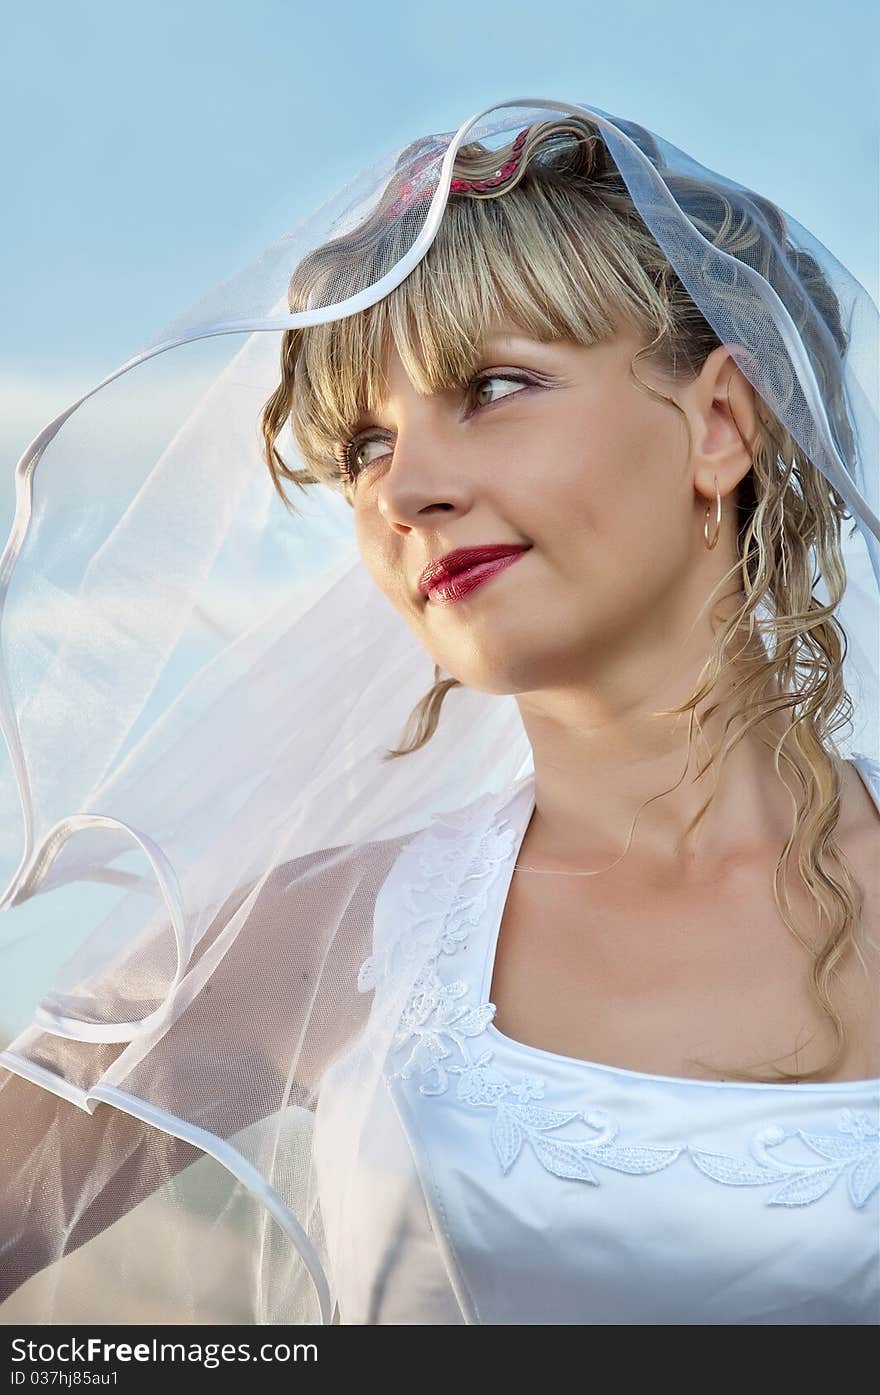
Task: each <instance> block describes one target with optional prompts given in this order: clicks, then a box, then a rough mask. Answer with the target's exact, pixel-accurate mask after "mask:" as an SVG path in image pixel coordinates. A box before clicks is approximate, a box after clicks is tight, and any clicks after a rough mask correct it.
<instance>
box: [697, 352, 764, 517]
mask: <svg viewBox="0 0 880 1395" xmlns="http://www.w3.org/2000/svg"><path fill="white" fill-rule="evenodd" d="M678 402H679V405H680V406H681V408H682V409H683V411H684V412H686V413H687V418H688V424H689V426H690V429H691V439H692V443H693V445H692V453H691V463H692V466H693V475H694V489H695V490H696V491H697V493H699V494H700V495H702V496H703V498H705V499H707V500H709V501H713V500H714V499H715V481H716V480H717V481H718V489H719V491H720V493H721V497H722V498H724V497H725V496H726V495H728V494H730V493H731V492H732V491H733V490H734V489H736V486H737V485H738V484H739V482H740V480H741V479H742V478H743V477H744V476H745V475H747V474H748V472H749V470H750V469H751V466H752V459H753V452H754V448H755V444H756V437H757V432H758V416H757V412H756V410H755V389H754V388H753V387H752V384H751V383H750V382H749V380H748V378H746V376H745V375H744V373H743V372H742V370H741V369H740V368H739V367H738V366H737V364H736V363H735V361H734V359H733V357H732V355H731V352H730V349H729V348H728V347H727V345H726V344H719V345H718V347H717V348H716V349H713V350H712V352H711V353H710V354H709V356H708V357H707V359H706V361H705V363H704V364H703V367H702V368H701V369H700V372H699V374H698V375H697V377H696V378H694V379H693V380H692V381H691V382H689V383H687V384H685V385H684V387H683V388H682V389H681V390H680V393H679V395H678Z"/></svg>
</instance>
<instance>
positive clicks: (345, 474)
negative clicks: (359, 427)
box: [336, 373, 536, 485]
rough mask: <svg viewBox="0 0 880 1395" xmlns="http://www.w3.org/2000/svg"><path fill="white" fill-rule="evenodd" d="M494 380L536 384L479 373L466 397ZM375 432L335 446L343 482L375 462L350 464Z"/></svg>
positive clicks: (506, 375)
mask: <svg viewBox="0 0 880 1395" xmlns="http://www.w3.org/2000/svg"><path fill="white" fill-rule="evenodd" d="M496 381H498V382H502V383H521V384H522V385H523V386H524V387H535V386H536V384H535V382H534V380H533V379H531V378H526V377H524V376H522V375H520V374H517V373H480V374H479V375H478V377H476V378H472V379H471V381H470V382H469V383H468V384H467V396H468V398H471V399H472V398H473V396H474V394H475V393H477V392H478V391H479V389H480V388H481V387H482V386H483V384H484V383H494V382H496ZM520 395H521V394H520V393H518V392H510V393H507V394H506V396H505V397H501V398H499V399H498V401H500V402H504V401H506V400H507V398H508V397H519V396H520ZM496 405H497V403H495V402H484V403H482V404H480V403H478V404H477V408H476V410H477V411H479V410H480V407H481V406H483V407H494V406H496ZM375 434H376V433H375V432H372V433H370V432H367V433H362V434H360V435H357V436H353V437H352V438H351V440H350V441H346V442H344V443H343V444H342V445H341V446H339V447H338V448H337V451H336V463H337V465H338V466H339V471H340V474H341V476H342V479H343V482H344V483H345V484H348V485H353V484H354V482H355V480H356V479H357V478H358V476H359V475H360V474H361V473H362V472H363V471H364V470H368V469H369V468H370V465H374V464H376V463H377V462H376V461H370V462H369V464H368V465H362V466H361V467H360V468H359V469H357V470H353V469H352V465H351V459H352V455H353V454H354V451H355V450H356V449H357V447H358V446H362V445H366V444H367V442H369V441H371V440H373V439H375Z"/></svg>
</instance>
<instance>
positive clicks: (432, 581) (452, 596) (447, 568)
mask: <svg viewBox="0 0 880 1395" xmlns="http://www.w3.org/2000/svg"><path fill="white" fill-rule="evenodd" d="M530 546H531V544H512V543H491V544H486V545H485V546H483V547H460V548H457V549H456V551H455V552H448V553H447V554H446V556H445V557H441V558H439V560H438V561H436V562H432V563H430V565H429V566H427V567H426V568H425V570H424V571H423V572H422V575H421V577H420V579H419V590H420V591H421V592H422V595H424V596H426V597H427V598H428V600H429V601H431V602H432V604H434V605H450V604H452V603H453V602H455V601H459V600H462V599H463V598H464V597H465V596H467V595H469V594H470V592H471V591H473V590H475V589H476V587H477V586H481V585H482V583H483V582H484V581H488V580H489V578H490V577H493V576H495V574H496V573H497V572H500V571H503V570H504V569H505V568H506V567H509V566H512V565H513V563H514V562H516V561H517V560H518V559H519V558H520V557H521V556H522V555H523V553H524V552H528V550H529V547H530Z"/></svg>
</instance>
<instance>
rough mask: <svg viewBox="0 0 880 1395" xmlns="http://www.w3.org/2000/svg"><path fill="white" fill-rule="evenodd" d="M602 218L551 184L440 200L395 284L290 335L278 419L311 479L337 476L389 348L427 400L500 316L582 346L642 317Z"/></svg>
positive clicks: (465, 371)
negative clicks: (434, 228)
mask: <svg viewBox="0 0 880 1395" xmlns="http://www.w3.org/2000/svg"><path fill="white" fill-rule="evenodd" d="M610 223H611V220H610V219H609V218H608V215H607V213H606V214H605V215H604V217H603V215H602V213H601V212H600V211H597V213H596V218H595V220H592V219H589V218H587V219H585V218H584V206H583V202H582V200H579V201H578V203H577V205H575V203H574V201H573V200H572V199H571V198H570V197H567V196H566V195H565V193H564V191H561V190H559V189H553V190H550V191H544V190H542V191H541V192H540V196H539V197H536V193H535V190H534V189H527V188H526V187H524V186H522V185H521V186H518V187H517V188H516V189H513V190H511V191H510V192H509V193H507V194H506V195H505V197H504V198H503V199H484V200H477V199H470V200H461V201H455V202H452V203H450V204H449V205H448V206H447V209H446V212H445V214H444V218H443V222H442V223H441V225H440V229H439V231H438V234H437V237H436V238H435V240H434V242H433V244H432V245H431V247H430V249H429V251H428V252H427V254H426V255H425V257H424V258H423V259H422V261H421V262H419V263H418V265H417V266H416V267H415V268H414V269H413V271H412V272H411V273H410V275H409V276H408V277H407V278H406V280H405V281H403V282H402V283H401V285H400V286H398V287H397V288H396V289H395V290H394V291H391V292H390V293H389V294H388V295H387V296H386V297H385V298H384V299H383V300H381V301H379V302H378V303H377V304H376V305H373V306H370V308H369V309H367V310H364V311H361V312H360V313H359V314H357V315H350V316H348V317H347V318H345V319H341V320H334V321H333V322H331V323H330V324H324V325H317V326H314V327H311V328H309V329H306V330H301V331H298V332H297V341H296V343H295V345H292V348H293V349H294V356H295V366H294V392H293V394H292V401H291V417H290V419H291V426H292V429H293V432H294V435H295V438H296V441H297V445H298V447H299V449H300V451H301V453H302V456H303V459H304V460H305V462H306V464H307V466H308V468H309V470H310V471H312V473H313V474H314V475H315V478H316V479H317V480H319V481H321V482H323V483H328V482H333V481H334V480H335V481H338V479H339V463H338V451H339V447H340V444H341V443H342V442H344V441H345V440H347V439H348V437H350V436H351V434H352V432H353V431H354V429H355V428H356V425H357V423H358V422H359V421H360V420H361V418H363V417H365V416H367V417H372V416H377V415H378V414H379V413H380V409H381V406H382V403H383V401H384V400H385V398H386V397H387V393H388V384H387V379H386V376H385V370H386V367H387V360H388V353H389V349H390V347H391V346H392V345H393V346H394V347H395V348H396V350H397V353H398V354H399V356H400V359H401V362H402V364H403V367H404V370H405V372H406V374H407V376H408V377H409V379H410V382H411V383H412V385H413V387H414V388H415V390H416V391H417V392H419V393H421V394H423V395H426V396H427V395H432V394H436V393H441V392H446V391H449V390H451V389H454V388H461V387H464V385H465V384H466V383H467V382H468V380H469V379H470V378H471V377H472V376H473V374H474V373H475V372H476V370H477V368H478V367H479V366H480V364H479V360H480V355H481V351H482V346H483V344H484V343H485V340H486V339H487V338H488V336H489V335H490V334H491V333H492V332H493V330H494V329H495V328H496V327H497V326H498V325H500V324H502V323H506V324H510V325H513V326H516V327H517V328H518V329H519V331H520V332H522V333H524V334H525V335H527V336H528V337H530V338H533V339H536V340H541V341H543V342H549V341H552V340H555V339H569V340H573V341H574V342H577V343H581V344H593V343H596V342H597V341H599V340H601V339H603V338H607V337H608V336H610V335H611V334H612V333H613V332H614V329H615V325H616V323H618V322H619V320H620V318H621V317H622V316H626V315H628V316H629V318H630V319H635V320H637V321H641V322H644V320H645V313H644V312H645V299H646V287H645V286H644V285H638V284H633V281H634V278H633V268H632V262H631V260H630V263H629V264H628V265H626V266H624V264H623V261H622V259H621V258H619V257H618V256H617V255H616V254H615V251H614V247H613V240H614V239H613V229H612V227H611V226H610ZM609 244H610V246H609ZM645 328H646V329H647V328H648V326H647V325H646V326H645Z"/></svg>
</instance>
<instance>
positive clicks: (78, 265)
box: [0, 0, 880, 1022]
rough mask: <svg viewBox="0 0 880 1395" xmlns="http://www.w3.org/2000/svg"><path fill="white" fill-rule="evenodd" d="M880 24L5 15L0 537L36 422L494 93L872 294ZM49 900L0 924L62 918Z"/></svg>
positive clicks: (247, 11) (184, 13)
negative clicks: (738, 190) (641, 142)
mask: <svg viewBox="0 0 880 1395" xmlns="http://www.w3.org/2000/svg"><path fill="white" fill-rule="evenodd" d="M878 15H880V10H878V6H877V5H876V3H875V0H835V3H834V4H833V5H831V4H829V3H827V0H797V3H795V0H738V3H737V4H735V5H722V4H718V3H715V4H713V3H711V0H670V3H667V4H666V5H661V4H659V3H649V0H615V3H613V4H610V3H606V4H602V5H600V4H598V3H596V2H595V0H555V3H554V4H553V5H552V6H546V5H540V4H525V3H520V0H517V3H498V0H484V3H474V0H467V2H466V0H443V3H441V4H439V5H432V6H427V7H420V6H418V5H415V4H414V3H413V0H381V3H377V4H355V3H351V0H334V3H332V4H327V3H323V4H312V3H309V4H305V3H302V0H210V3H208V0H188V3H187V0H176V3H171V0H151V2H150V3H149V4H147V3H146V0H144V3H141V4H138V5H134V4H131V3H127V2H126V0H78V3H73V4H71V3H69V0H68V3H63V4H62V3H59V0H51V3H47V2H46V0H35V3H32V4H29V5H24V4H22V3H18V4H15V5H7V6H6V7H5V12H4V20H3V29H4V44H3V50H4V51H3V54H2V56H0V128H2V130H3V132H4V142H3V147H2V151H0V161H2V180H3V188H4V191H5V195H6V198H5V216H4V218H3V220H2V224H0V239H2V253H3V256H2V264H3V277H2V288H3V298H2V307H0V310H2V313H0V462H2V467H3V469H4V470H5V482H4V483H3V484H0V524H2V526H3V532H4V535H5V532H6V527H7V526H8V520H9V518H10V517H11V513H12V499H13V496H12V469H13V466H14V463H15V460H16V459H17V457H18V455H19V454H20V453H21V451H22V450H23V449H24V447H25V446H26V445H27V444H28V442H29V441H30V439H31V438H32V437H33V436H34V435H35V434H36V433H37V432H38V431H39V430H40V428H41V427H42V426H43V425H45V423H46V421H47V420H48V419H49V418H50V417H52V416H53V415H55V414H56V413H57V412H58V411H60V410H61V409H62V408H63V407H65V406H67V405H68V404H69V402H70V401H72V400H73V399H74V398H75V397H77V396H78V395H79V394H80V393H81V392H83V391H85V390H86V389H87V388H89V387H91V386H92V385H93V384H94V383H96V382H97V381H98V380H99V379H100V378H101V377H103V376H104V375H105V374H106V373H108V372H109V371H111V370H112V369H113V368H115V367H117V366H118V365H119V364H121V363H122V362H123V361H124V360H126V359H127V358H128V357H129V356H130V355H131V354H133V353H134V352H136V351H137V350H138V349H139V348H141V347H142V346H143V345H145V344H146V343H148V342H149V341H151V340H153V339H155V338H156V336H157V335H158V333H159V331H160V330H161V329H162V328H163V326H164V325H165V324H166V323H167V322H168V321H170V320H172V319H173V318H174V317H175V316H176V314H177V313H178V312H179V311H180V310H181V309H183V308H184V307H185V306H186V305H188V304H189V303H190V302H192V301H193V300H195V299H196V298H197V297H199V296H200V295H201V294H202V293H204V292H206V291H208V290H209V289H210V288H211V287H212V286H213V285H214V284H216V283H217V282H219V281H221V280H223V279H225V278H226V277H227V276H229V275H230V274H232V273H233V272H235V271H236V270H237V269H238V268H239V267H241V266H242V265H244V264H245V263H247V262H248V261H250V260H251V259H252V258H253V257H254V256H256V255H257V253H258V252H259V251H260V250H261V248H263V247H264V246H265V245H266V244H267V243H269V242H271V241H274V240H275V239H276V238H277V237H279V236H280V235H281V234H282V233H284V232H285V231H286V230H287V229H288V228H290V227H291V226H293V225H294V224H295V223H297V222H298V221H299V219H300V218H301V217H303V216H304V215H305V214H307V213H308V212H309V210H310V209H311V208H312V207H313V206H314V205H315V204H317V203H319V202H322V201H323V200H324V199H325V198H326V197H327V196H328V195H329V194H330V193H332V192H333V191H334V190H335V189H336V188H337V187H338V185H339V184H340V183H342V182H343V181H345V180H347V179H349V178H350V177H351V176H353V175H354V174H355V173H356V172H357V170H358V169H359V168H360V167H361V166H362V165H363V164H364V163H366V162H368V161H371V160H373V159H376V158H378V157H380V156H382V155H384V154H385V153H386V152H388V151H389V150H391V149H394V148H396V147H398V146H400V145H402V144H404V143H405V142H406V141H409V140H411V139H412V138H414V137H415V136H416V135H419V134H422V133H424V132H426V131H437V130H449V129H454V128H456V127H457V126H459V125H460V124H461V122H462V121H463V120H465V118H466V117H468V116H470V115H472V114H473V113H475V112H477V111H479V110H480V109H482V108H484V107H487V106H489V105H491V104H492V103H493V102H496V101H503V100H506V99H510V98H514V97H533V98H549V99H555V98H562V99H564V100H569V101H576V102H583V103H584V104H586V105H594V106H597V107H599V108H602V109H603V110H605V111H608V112H610V113H612V114H614V115H616V116H622V117H629V118H631V119H633V120H635V121H638V122H640V123H641V124H643V125H646V126H648V127H649V128H651V129H653V130H655V131H656V132H658V133H659V134H660V135H662V136H665V137H666V138H667V139H669V140H671V141H672V142H673V143H674V144H676V145H679V146H681V147H683V148H684V149H685V150H687V151H689V152H690V153H691V154H692V155H693V156H694V157H695V158H696V159H698V160H699V161H701V162H702V163H703V164H705V165H707V166H709V167H710V168H712V169H717V170H720V171H723V172H724V173H726V174H729V175H731V176H733V177H734V178H737V179H739V180H741V181H742V182H744V183H746V184H749V185H751V186H752V187H754V188H756V189H758V190H760V191H761V192H763V193H765V194H766V195H767V196H769V197H770V198H772V199H773V200H775V201H776V202H777V203H779V204H780V205H781V206H782V207H783V208H785V209H787V210H788V211H790V212H791V213H792V214H793V215H794V216H795V217H796V218H797V219H798V220H799V221H800V222H801V223H803V224H805V225H806V226H807V227H808V228H810V229H811V230H812V231H813V232H814V233H816V235H817V236H818V237H819V238H821V240H822V241H823V242H825V243H826V244H827V245H828V246H830V247H831V248H832V250H833V251H834V252H835V253H836V255H837V256H838V257H839V259H840V260H841V261H843V262H844V263H845V264H846V265H847V266H849V267H850V269H851V270H852V271H853V272H854V273H855V275H856V276H858V278H859V280H861V282H862V283H863V284H864V285H865V286H866V287H867V288H868V290H869V291H870V292H871V294H872V295H873V296H874V297H875V299H876V298H877V296H878V226H880V210H878V132H880V113H878V95H877V94H878V92H880V62H878V39H880V18H878ZM58 894H59V893H50V894H49V895H48V896H47V897H38V898H35V901H34V902H32V903H29V904H28V905H26V906H23V907H20V908H16V910H15V911H14V912H12V913H10V919H11V920H14V921H15V925H14V926H12V925H9V924H8V923H7V931H8V932H12V937H13V938H15V935H16V934H17V933H19V932H20V933H23V934H25V937H27V936H26V931H27V927H28V926H29V925H30V926H31V927H33V926H36V925H38V924H40V918H41V917H42V918H43V921H45V923H46V924H47V925H48V924H49V923H53V924H57V919H58V918H57V917H56V918H55V921H54V922H52V916H51V912H50V913H49V914H48V915H47V908H48V906H49V903H50V902H51V900H52V896H53V895H58ZM41 936H42V938H41V941H40V943H41V946H42V948H43V950H45V953H46V955H47V956H48V958H49V959H51V958H52V942H51V933H50V931H49V929H45V931H43V930H42V929H41ZM0 938H2V936H0ZM13 967H14V966H13ZM18 967H19V971H20V972H21V973H23V974H26V973H30V972H31V970H35V968H36V966H35V963H34V962H33V959H32V958H31V957H28V958H27V959H22V961H21V963H20V964H19V966H18ZM22 993H23V995H24V996H25V997H26V995H27V988H26V986H25V985H24V984H23V985H22ZM2 1019H3V1012H2V1002H0V1022H2Z"/></svg>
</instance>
